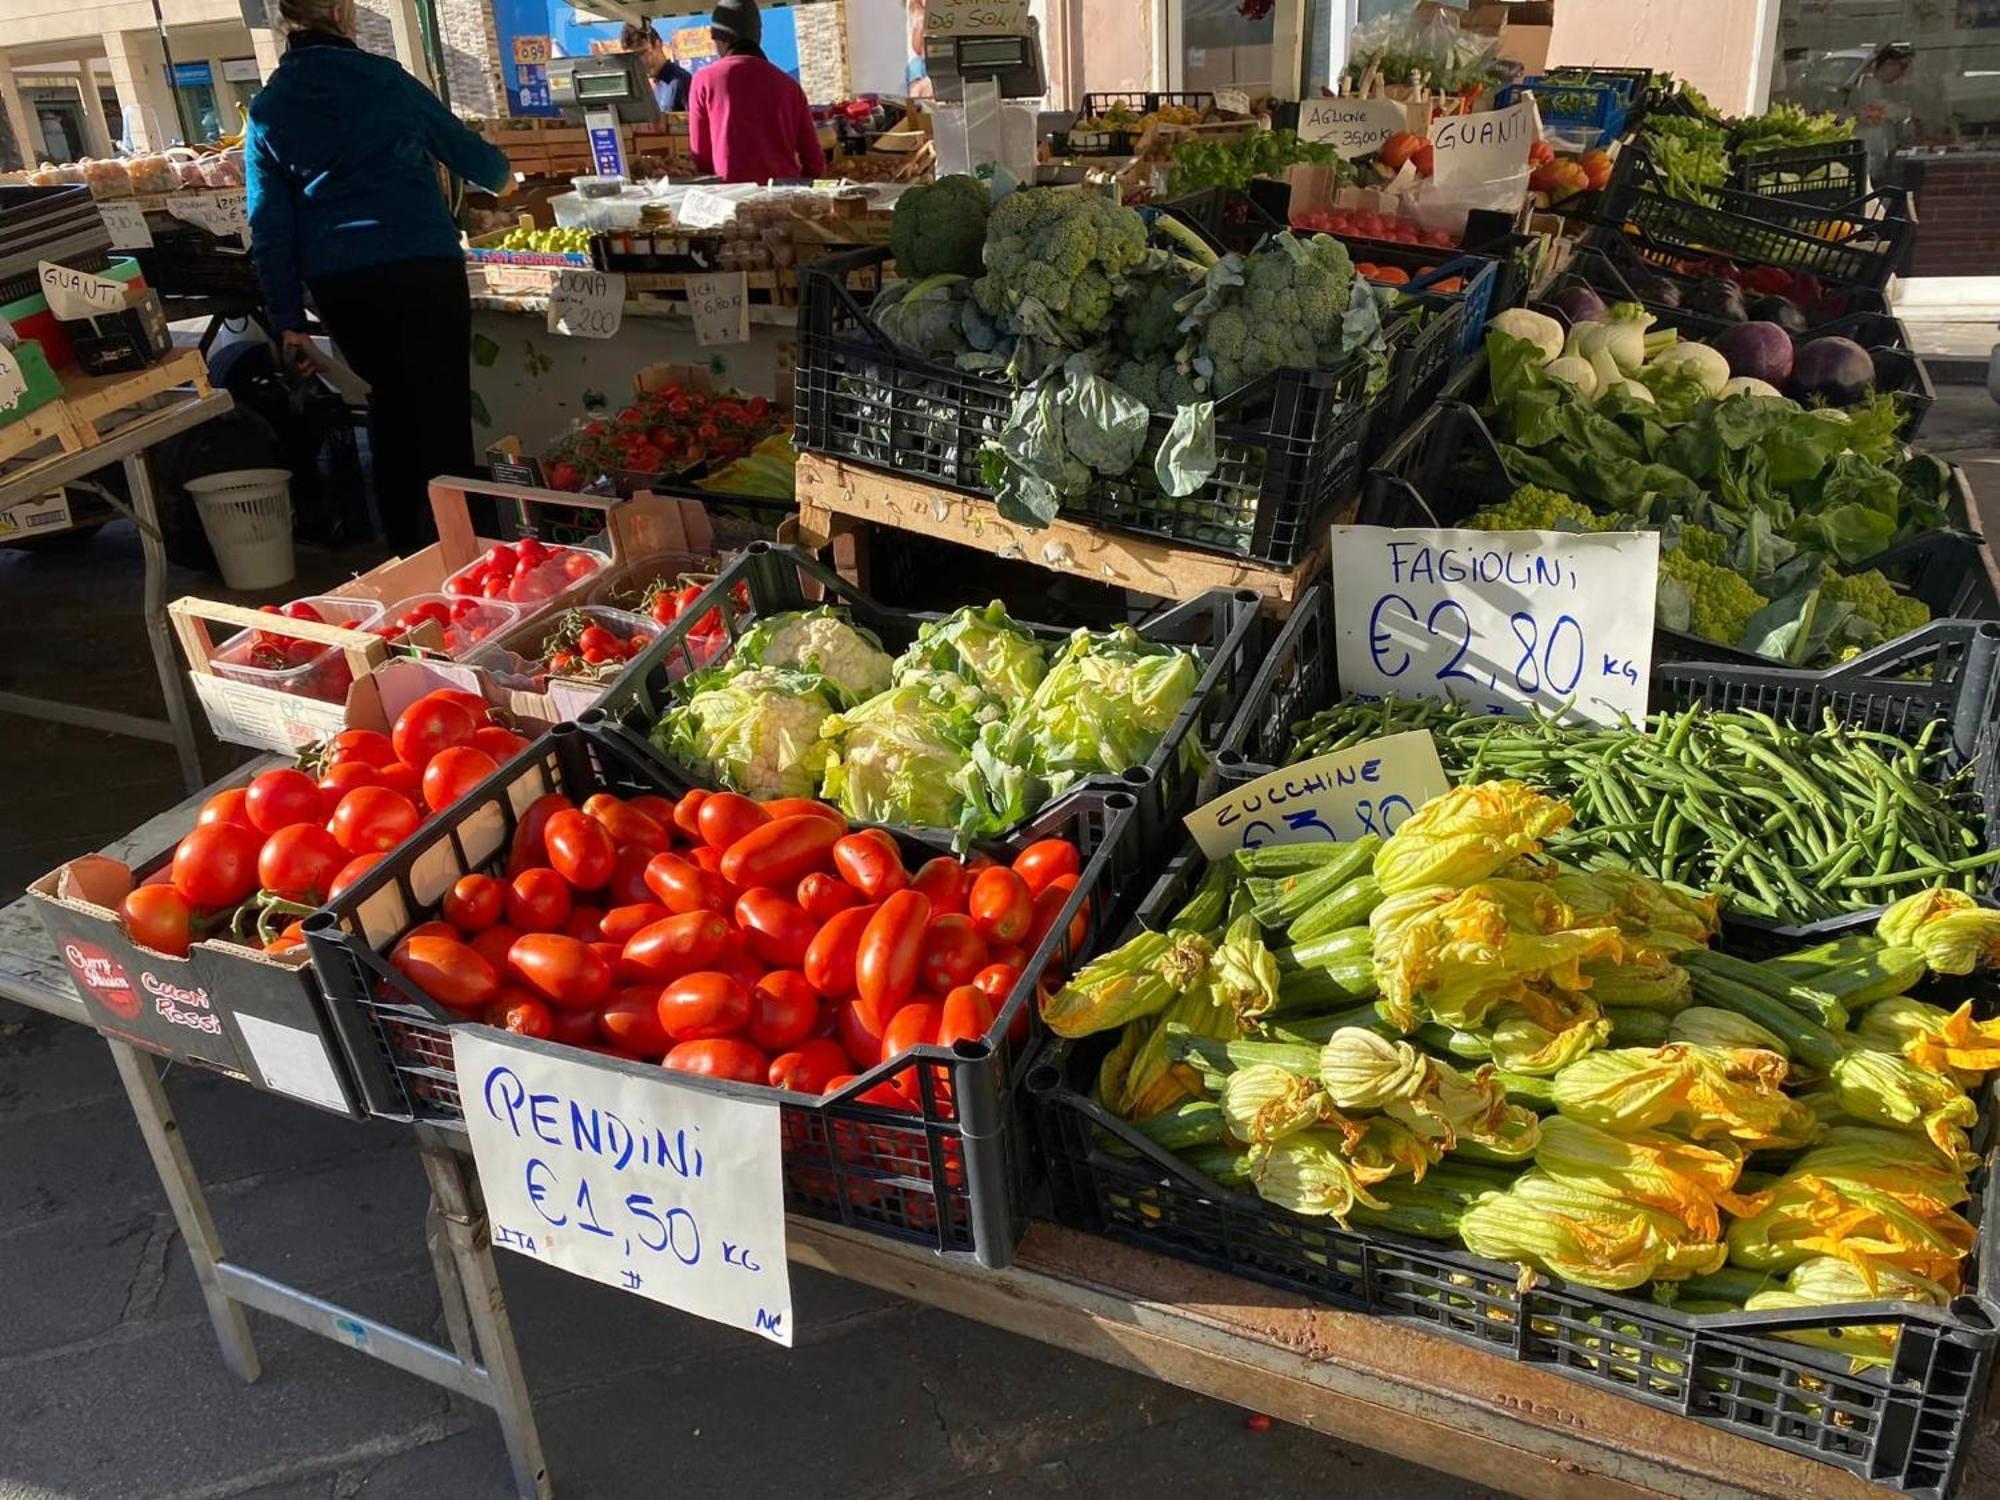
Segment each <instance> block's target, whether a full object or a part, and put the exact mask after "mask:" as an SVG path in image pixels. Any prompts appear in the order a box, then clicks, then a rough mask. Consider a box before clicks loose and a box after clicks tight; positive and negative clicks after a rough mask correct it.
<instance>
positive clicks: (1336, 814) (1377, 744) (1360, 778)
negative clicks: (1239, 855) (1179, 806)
mask: <svg viewBox="0 0 2000 1500" xmlns="http://www.w3.org/2000/svg"><path fill="white" fill-rule="evenodd" d="M1342 680H1343V681H1345V679H1344V678H1343V679H1342ZM1448 786H1449V783H1448V782H1446V780H1445V777H1444V766H1443V765H1442V764H1441V763H1440V762H1439V761H1438V753H1437V744H1436V742H1435V741H1434V740H1432V739H1431V736H1430V731H1428V730H1425V729H1413V730H1411V731H1410V732H1409V733H1407V734H1392V735H1387V736H1385V737H1384V738H1382V739H1379V740H1369V741H1368V742H1367V743H1366V744H1361V745H1351V746H1349V747H1348V748H1347V749H1345V750H1336V751H1334V752H1333V753H1331V754H1329V755H1321V756H1316V757H1315V758H1313V759H1312V760H1307V761H1300V762H1299V764H1297V765H1295V766H1286V767H1285V768H1284V769H1283V770H1280V771H1273V772H1272V773H1271V774H1270V775H1268V776H1260V777H1258V778H1257V779H1256V780H1255V781H1246V782H1244V783H1243V784H1242V785H1241V786H1235V787H1231V788H1230V789H1229V790H1228V791H1226V792H1224V793H1223V794H1222V795H1221V796H1220V797H1217V798H1216V799H1215V800H1214V801H1213V802H1209V803H1205V804H1204V805H1202V806H1201V807H1197V808H1196V809H1195V810H1194V811H1193V812H1191V813H1189V814H1188V815H1187V818H1186V822H1187V826H1188V832H1189V833H1191V834H1193V835H1194V841H1195V842H1196V843H1197V844H1199V845H1200V846H1201V852H1202V853H1203V854H1205V855H1207V856H1208V857H1209V858H1210V859H1220V858H1222V856H1223V855H1225V854H1231V853H1234V852H1235V851H1236V850H1238V849H1261V848H1263V847H1264V846H1266V845H1268V844H1311V843H1319V842H1324V841H1329V840H1331V841H1333V842H1337V843H1347V842H1349V841H1351V840H1353V839H1358V838H1360V837H1361V836H1362V835H1363V834H1369V833H1374V834H1380V835H1381V836H1382V837H1383V838H1387V837H1388V836H1389V835H1390V834H1392V833H1394V832H1395V831H1396V830H1397V829H1398V828H1399V827H1401V826H1402V823H1403V819H1405V818H1407V817H1408V816H1409V815H1410V814H1411V813H1413V812H1415V811H1416V810H1417V809H1418V808H1420V807H1422V806H1423V805H1424V804H1425V803H1426V802H1428V801H1430V800H1431V798H1433V797H1437V796H1442V795H1443V794H1444V792H1445V790H1446V789H1447V787H1448Z"/></svg>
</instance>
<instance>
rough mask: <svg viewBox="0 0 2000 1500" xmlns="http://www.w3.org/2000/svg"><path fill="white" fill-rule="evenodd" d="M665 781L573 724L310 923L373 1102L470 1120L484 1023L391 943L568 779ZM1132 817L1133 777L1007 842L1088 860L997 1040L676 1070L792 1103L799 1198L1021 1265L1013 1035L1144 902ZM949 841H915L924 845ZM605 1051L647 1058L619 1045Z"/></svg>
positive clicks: (704, 1087)
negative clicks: (1038, 989) (1070, 845)
mask: <svg viewBox="0 0 2000 1500" xmlns="http://www.w3.org/2000/svg"><path fill="white" fill-rule="evenodd" d="M654 787H655V783H654V781H653V778H652V777H651V776H650V775H648V774H645V773H644V772H643V771H642V770H640V769H639V768H636V767H634V766H632V765H631V764H630V763H629V762H628V761H627V760H626V759H625V758H624V756H623V755H622V753H621V752H620V751H619V750H618V749H617V748H616V747H615V746H613V745H608V744H604V743H601V742H598V741H593V740H592V739H591V738H590V737H589V736H587V735H585V734H583V733H582V732H581V731H580V730H578V729H577V728H576V726H574V725H568V724H565V725H558V726H557V727H556V728H555V729H554V730H553V731H551V732H550V733H549V734H548V735H546V736H544V737H543V738H541V739H540V740H537V741H536V742H535V743H534V744H533V745H532V746H530V747H529V748H528V749H527V750H526V751H524V752H523V753H522V754H521V755H520V756H519V757H517V758H516V759H514V760H513V761H510V762H509V763H508V764H507V765H505V766H503V767H501V768H500V770H499V771H498V772H497V773H495V774H494V775H493V776H492V777H489V778H488V779H487V780H486V781H485V782H484V783H483V784H481V785H480V786H479V787H477V788H475V789H474V790H473V791H472V792H470V793H468V794H467V795H466V796H465V797H463V798H461V799H460V800H459V801H458V802H456V803H454V804H452V806H450V807H449V808H447V809H445V811H444V812H442V813H440V814H438V815H437V816H435V817H433V818H431V819H430V820H429V821H428V822H427V823H426V824H425V825H424V826H423V828H421V829H420V830H418V832H417V833H416V834H415V835H414V836H413V837H411V838H410V839H409V840H407V841H406V842H405V843H403V844H402V845H400V846H399V847H398V848H397V849H396V850H395V851H394V852H393V853H391V854H390V855H389V856H387V857H386V858H385V859H384V860H383V861H382V862H381V863H380V864H378V865H376V866H375V868H373V869H372V870H370V871H369V872H368V873H367V874H366V875H365V876H363V877H362V878H361V879H360V880H358V881H356V882H355V883H354V884H353V885H352V886H350V887H349V888H348V889H347V890H346V891H345V892H343V893H342V894H341V895H340V896H339V897H338V898H336V899H335V900H334V901H332V902H330V903H328V905H327V906H326V907H325V908H324V909H322V910H320V911H318V912H316V913H314V914H313V915H312V916H311V917H309V918H307V919H306V922H305V929H306V941H307V944H308V947H309V948H310V950H311V953H312V960H313V967H314V969H315V970H316V971H317V972H318V974H319V977H320V982H321V984H322V985H324V986H325V989H326V995H327V999H328V1009H329V1013H330V1015H331V1017H332V1020H333V1022H334V1025H335V1028H336V1029H337V1030H338V1031H339V1032H340V1033H341V1039H342V1044H343V1046H344V1048H345V1049H346V1051H347V1053H348V1056H349V1060H350V1063H351V1065H352V1066H353V1068H354V1070H355V1072H356V1074H357V1079H356V1081H357V1083H358V1084H359V1086H360V1090H361V1093H362V1095H363V1097H364V1100H365V1102H366V1105H367V1108H368V1112H369V1113H370V1114H373V1115H377V1116H380V1117H382V1118H385V1119H392V1120H402V1121H415V1122H420V1123H423V1124H429V1125H436V1126H442V1127H445V1128H448V1129H462V1128H463V1120H464V1113H463V1109H462V1106H461V1103H460V1099H459V1095H458V1086H457V1081H456V1078H455V1075H454V1073H453V1070H452V1034H453V1032H454V1031H455V1030H457V1029H458V1028H460V1027H462V1026H474V1025H478V1024H479V1023H477V1022H470V1021H466V1020H465V1019H463V1018H462V1017H455V1016H452V1015H451V1014H450V1013H449V1012H447V1011H444V1010H443V1009H441V1008H439V1007H438V1006H437V1005H435V1004H434V1003H433V1002H432V1001H430V1000H429V999H428V998H427V997H425V996H424V995H423V994H422V993H421V992H420V991H419V990H417V989H416V988H415V987H414V986H412V985H411V984H409V983H408V981H406V980H405V979H403V977H402V976H401V975H400V974H398V973H397V972H396V970H395V969H393V968H392V967H391V966H390V964H389V961H388V956H387V955H388V953H389V951H390V950H391V949H392V948H393V947H394V944H395V942H396V941H397V939H398V938H399V937H400V935H401V934H402V933H403V932H405V931H407V930H408V929H409V928H410V927H411V926H413V925H415V924H416V923H418V922H421V921H424V920H426V919H428V918H430V917H432V916H434V915H435V914H436V912H437V910H438V907H439V905H440V903H441V902H442V901H443V898H444V894H445V892H446V891H448V890H449V889H450V888H451V885H452V883H453V882H454V881H455V880H457V879H458V878H459V877H460V876H461V875H464V874H468V873H471V872H474V871H484V870H491V869H495V868H497V867H499V866H500V865H501V864H502V863H504V861H505V859H506V856H507V851H508V848H509V846H510V844H511V843H512V840H513V833H514V829H515V827H516V824H517V821H518V819H519V816H520V814H521V812H522V811H523V810H524V809H526V808H527V807H528V806H529V805H530V804H531V803H532V802H533V801H534V800H535V799H536V798H537V797H540V796H541V795H543V794H544V793H546V792H551V791H557V792H562V793H564V794H565V795H567V796H569V797H570V799H571V800H572V801H575V802H579V803H580V802H581V801H582V800H583V799H584V798H585V797H587V796H589V795H591V794H592V793H595V792H599V791H611V792H614V793H620V794H625V795H631V794H637V793H641V792H650V791H652V790H654ZM1133 813H1134V799H1133V798H1132V797H1131V796H1130V795H1129V794H1128V793H1125V792H1123V791H1119V790H1107V791H1101V792H1089V793H1080V794H1078V795H1077V796H1075V797H1072V798H1069V799H1067V800H1066V801H1065V802H1064V804H1063V805H1062V806H1061V807H1052V808H1049V809H1046V810H1045V811H1044V812H1043V813H1042V814H1041V815H1039V816H1038V817H1037V818H1036V819H1035V820H1033V821H1032V822H1030V823H1028V824H1026V825H1023V827H1022V828H1021V829H1020V830H1018V831H1017V832H1016V834H1015V835H1014V836H1013V837H1012V839H1010V840H1009V841H1008V842H1007V844H1006V845H1005V846H1004V847H1007V848H1019V847H1022V846H1024V845H1026V844H1027V843H1030V842H1032V841H1033V840H1035V839H1038V838H1066V839H1069V840H1071V841H1072V842H1074V843H1075V844H1076V845H1077V847H1078V849H1079V851H1080V852H1082V853H1083V855H1084V859H1085V864H1084V868H1083V873H1082V878H1081V880H1080V881H1079V882H1078V885H1077V889H1076V891H1075V892H1074V893H1073V894H1072V895H1071V897H1070V899H1069V901H1068V902H1067V903H1065V905H1064V907H1063V910H1062V912H1061V914H1060V915H1059V918H1058V920H1057V922H1056V923H1055V925H1054V927H1053V928H1052V929H1051V930H1050V932H1049V934H1048V936H1047V937H1046V938H1045V939H1044V940H1043V942H1042V944H1041V946H1040V947H1038V948H1037V949H1036V950H1035V952H1034V954H1033V955H1032V956H1031V957H1030V959H1029V961H1028V963H1027V965H1026V966H1025V967H1024V969H1023V977H1022V979H1021V980H1020V982H1019V983H1017V984H1016V985H1015V987H1014V991H1013V993H1012V994H1011V995H1009V996H1008V997H1007V1000H1006V1002H1005V1004H1004V1005H1003V1006H1002V1007H1001V1013H1000V1016H999V1017H998V1018H997V1019H996V1021H995V1023H994V1027H993V1031H992V1033H991V1035H990V1036H989V1037H988V1038H987V1039H986V1040H985V1041H983V1042H977V1043H971V1042H960V1043H957V1044H955V1045H954V1046H952V1047H949V1048H946V1047H937V1046H930V1047H919V1048H916V1049H914V1050H912V1051H911V1052H910V1053H908V1054H906V1055H905V1056H903V1057H901V1058H898V1059H896V1060H894V1061H891V1062H887V1063H883V1064H881V1065H879V1066H877V1067H874V1068H871V1069H868V1070H867V1071H866V1072H864V1073H862V1074H861V1075H860V1076H859V1077H857V1078H856V1079H855V1080H854V1082H853V1083H852V1084H850V1085H848V1086H847V1087H846V1088H844V1089H842V1090H840V1091H839V1092H838V1093H834V1094H827V1095H822V1096H818V1097H808V1096H805V1095H801V1094H794V1093H790V1092H786V1091H783V1090H778V1089H770V1088H760V1087H756V1086H753V1085H746V1084H736V1083H727V1082H722V1081H719V1080H716V1079H710V1078H700V1077H695V1076H693V1075H685V1074H670V1075H666V1076H669V1077H671V1078H672V1079H673V1081H674V1082H675V1083H676V1084H677V1085H678V1086H680V1087H685V1088H690V1089H696V1090H699V1091H701V1092H704V1093H723V1094H729V1095H732V1096H735V1097H739V1098H749V1099H758V1100H770V1101H774V1102H776V1103H777V1105H778V1107H779V1117H780V1122H781V1125H780V1128H781V1131H782V1140H783V1149H784V1176H785V1201H786V1207H787V1208H788V1209H789V1210H790V1211H792V1212H794V1213H800V1214H805V1215H807V1216H809V1217H812V1218H819V1219H829V1220H832V1221H834V1222H836V1223H841V1224H846V1225H848V1226H850V1227H852V1228H855V1229H861V1230H865V1231H867V1232H869V1233H873V1234H880V1235H883V1236H885V1237H887V1238H890V1239H897V1240H904V1241H908V1242H910V1243H913V1244H918V1245H922V1246H924V1247H926V1248H928V1249H932V1250H935V1251H937V1252H938V1253H940V1254H944V1255H951V1256H955V1257H963V1258H966V1259H969V1260H973V1261H976V1262H978V1263H979V1264H981V1265H985V1266H991V1267H996V1268H997V1267H1001V1266H1005V1265H1007V1264H1008V1263H1009V1262H1010V1261H1011V1260H1012V1259H1013V1254H1014V1247H1015V1245H1016V1244H1017V1243H1018V1242H1019V1240H1020V1237H1021V1233H1022V1231H1023V1230H1024V1229H1025V1228H1026V1224H1027V1203H1028V1198H1029V1195H1030V1192H1031V1189H1032V1187H1033V1183H1034V1180H1035V1176H1036V1173H1035V1171H1034V1164H1033V1159H1032V1152H1031V1150H1030V1149H1029V1148H1030V1142H1029V1140H1028V1139H1027V1137H1026V1129H1025V1124H1024V1122H1022V1121H1020V1120H1018V1119H1017V1118H1016V1116H1017V1113H1018V1105H1019V1093H1020V1084H1021V1081H1022V1078H1023V1077H1024V1075H1025V1073H1026V1070H1027V1062H1028V1057H1029V1053H1030V1051H1031V1050H1032V1049H1031V1046H1030V1045H1029V1044H1028V1042H1027V1041H1017V1040H1014V1039H1013V1038H1015V1037H1016V1036H1023V1037H1026V1038H1032V1036H1033V1034H1034V1027H1035V1026H1036V1025H1038V1024H1039V1023H1038V1022H1037V1021H1036V1019H1035V981H1034V978H1033V977H1032V976H1035V975H1038V974H1041V973H1042V972H1043V971H1044V970H1045V969H1048V968H1049V967H1050V966H1051V965H1054V966H1055V967H1056V968H1057V969H1060V970H1067V969H1069V968H1071V967H1073V966H1074V963H1075V960H1076V959H1077V958H1078V957H1079V956H1080V952H1081V951H1088V949H1089V948H1090V947H1092V946H1094V945H1095V944H1096V943H1098V942H1099V941H1101V939H1102V938H1103V937H1104V936H1106V935H1108V934H1109V933H1111V932H1113V931H1116V930H1117V924H1118V923H1119V922H1120V921H1121V920H1122V918H1123V912H1124V910H1125V909H1126V907H1128V906H1129V902H1128V903H1124V904H1123V905H1121V904H1120V903H1119V902H1118V901H1117V900H1116V897H1115V895H1114V894H1113V893H1115V892H1118V891H1120V890H1126V889H1134V888H1136V887H1137V886H1138V884H1139V882H1140V880H1141V878H1142V876H1141V872H1140V870H1139V869H1138V868H1136V862H1135V861H1134V859H1133V856H1132V852H1131V846H1130V843H1129V841H1128V840H1126V839H1125V838H1124V837H1123V836H1122V833H1121V830H1122V828H1123V826H1124V825H1125V824H1126V823H1127V822H1128V821H1129V820H1130V819H1131V817H1132V816H1133ZM1001 847H1003V846H999V845H996V846H995V848H996V849H998V848H1001ZM933 852H934V851H932V850H930V849H928V848H926V847H923V846H921V845H910V844H905V845H904V854H905V857H906V858H907V859H912V860H915V859H921V858H924V857H927V856H928V855H930V854H931V853H933ZM1079 914H1081V915H1082V916H1083V919H1084V922H1085V929H1086V933H1087V937H1086V943H1085V945H1084V948H1083V949H1082V950H1080V951H1079V952H1072V951H1071V950H1070V947H1069V928H1070V925H1071V923H1072V921H1073V919H1075V918H1076V917H1077V916H1078V915H1079ZM1024 1017H1025V1018H1026V1019H1025V1021H1024V1020H1022V1018H1024ZM1023 1028H1025V1030H1023ZM577 1055H578V1057H579V1059H581V1058H582V1057H583V1056H584V1054H582V1053H578V1054H577ZM603 1065H604V1066H607V1067H613V1068H622V1067H629V1066H637V1065H635V1064H629V1063H624V1062H620V1061H616V1060H613V1059H604V1060H603ZM912 1079H914V1082H915V1084H916V1096H917V1100H918V1106H919V1107H918V1109H917V1110H916V1112H914V1113H911V1112H905V1111H903V1110H899V1109H895V1108H890V1107H885V1106H881V1105H874V1104H866V1103H863V1102H862V1096H863V1095H865V1094H867V1093H868V1092H869V1091H870V1090H871V1089H874V1088H876V1087H878V1086H880V1085H882V1084H885V1083H891V1082H892V1081H897V1080H901V1081H904V1082H909V1081H911V1080H912Z"/></svg>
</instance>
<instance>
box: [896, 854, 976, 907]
mask: <svg viewBox="0 0 2000 1500" xmlns="http://www.w3.org/2000/svg"><path fill="white" fill-rule="evenodd" d="M971 886H972V877H971V875H969V874H968V873H967V872H966V868H965V866H964V865H963V864H961V863H960V862H959V861H957V860H955V859H953V858H952V857H951V856H950V855H949V854H940V855H939V856H938V857H937V858H936V859H927V860H925V861H924V863H923V866H922V868H920V869H919V870H918V871H917V873H916V874H914V875H912V876H911V877H910V889H911V890H913V891H922V892H923V893H924V894H925V895H926V896H928V897H930V902H931V910H932V911H934V912H938V913H940V914H942V913H946V912H960V913H962V912H964V910H965V893H966V891H967V890H969V889H970V888H971Z"/></svg>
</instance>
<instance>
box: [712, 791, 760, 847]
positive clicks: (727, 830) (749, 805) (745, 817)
mask: <svg viewBox="0 0 2000 1500" xmlns="http://www.w3.org/2000/svg"><path fill="white" fill-rule="evenodd" d="M770 821H771V815H770V814H769V813H767V812H765V811H764V809H763V808H761V807H759V806H758V805H757V804H756V803H754V802H752V801H751V800H750V799H749V798H748V797H743V796H739V795H738V794H737V793H735V792H716V793H713V794H712V795H710V796H708V797H704V798H703V799H702V802H701V805H700V806H699V807H698V808H696V809H695V826H696V828H697V829H698V830H699V831H700V833H701V841H702V842H703V843H704V844H707V845H708V846H709V847H710V848H712V849H727V848H728V847H729V846H730V845H731V844H733V843H735V842H736V841H737V840H738V839H740V838H742V837H743V835H744V834H746V833H749V832H750V831H751V830H752V829H754V828H762V827H763V826H764V825H765V824H766V823H768V822H770Z"/></svg>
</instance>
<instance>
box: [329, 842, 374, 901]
mask: <svg viewBox="0 0 2000 1500" xmlns="http://www.w3.org/2000/svg"><path fill="white" fill-rule="evenodd" d="M381 863H382V856H381V855H379V854H357V855H355V856H354V858H352V859H350V860H349V861H348V862H347V863H346V864H344V865H342V866H341V867H340V868H339V869H338V870H336V871H334V875H333V883H332V884H331V885H329V886H328V887H327V888H326V899H327V900H329V901H331V900H332V899H333V898H334V897H335V896H338V895H339V894H340V893H341V892H342V891H344V890H346V889H347V888H348V887H349V886H350V885H353V884H354V882H355V881H357V880H359V879H360V878H361V877H362V876H363V875H366V874H367V873H368V872H369V871H370V870H372V869H374V868H375V867H376V866H377V865H379V864H381Z"/></svg>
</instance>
